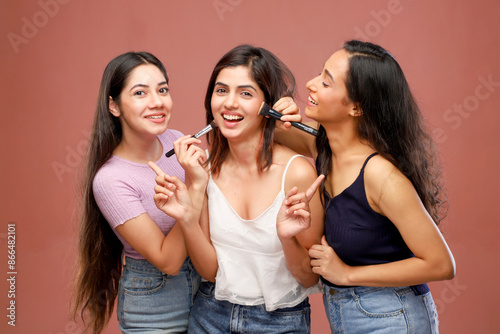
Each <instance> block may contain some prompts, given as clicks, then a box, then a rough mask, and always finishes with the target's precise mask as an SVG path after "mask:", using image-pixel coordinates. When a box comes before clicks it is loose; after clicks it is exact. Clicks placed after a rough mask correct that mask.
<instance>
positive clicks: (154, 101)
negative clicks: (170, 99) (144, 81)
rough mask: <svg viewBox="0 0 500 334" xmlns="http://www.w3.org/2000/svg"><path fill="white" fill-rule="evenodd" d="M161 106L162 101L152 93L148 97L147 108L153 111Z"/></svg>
mask: <svg viewBox="0 0 500 334" xmlns="http://www.w3.org/2000/svg"><path fill="white" fill-rule="evenodd" d="M161 106H163V100H162V99H161V97H160V95H159V94H158V93H156V92H152V93H151V95H150V100H149V107H150V108H152V109H154V108H159V107H161Z"/></svg>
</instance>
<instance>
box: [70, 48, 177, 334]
mask: <svg viewBox="0 0 500 334" xmlns="http://www.w3.org/2000/svg"><path fill="white" fill-rule="evenodd" d="M144 64H152V65H155V66H156V67H158V69H160V71H162V73H163V74H164V75H165V79H166V80H167V82H168V77H167V73H166V70H165V67H164V66H163V64H162V63H161V62H160V61H159V60H158V59H157V58H156V57H155V56H153V55H152V54H150V53H147V52H127V53H125V54H122V55H120V56H118V57H116V58H114V59H113V60H111V62H110V63H109V64H108V65H107V66H106V69H105V70H104V73H103V76H102V80H101V86H100V88H99V95H98V98H97V107H96V111H95V115H94V121H93V125H92V134H91V136H90V138H91V139H90V144H89V146H88V149H87V155H86V162H87V164H86V169H85V172H84V176H83V178H82V179H83V182H82V197H83V205H82V213H81V217H80V226H79V229H80V231H79V236H78V238H79V241H78V243H79V245H78V253H79V254H78V255H79V263H78V272H77V275H76V282H75V290H74V299H75V303H74V307H73V316H74V317H76V316H77V313H78V312H79V311H80V310H81V313H80V315H81V317H82V319H83V320H84V322H85V323H86V324H85V333H86V332H89V331H91V332H92V333H100V332H102V330H103V329H104V327H105V326H106V324H107V323H108V321H109V318H110V316H111V315H112V313H113V309H114V303H115V299H116V296H117V293H118V282H119V279H120V277H121V272H122V250H123V245H122V243H121V242H120V240H119V239H118V237H117V236H116V235H115V234H114V232H113V230H112V228H111V227H110V225H109V224H108V222H107V221H106V219H105V218H104V216H103V214H102V212H101V210H99V207H98V206H97V203H96V201H95V198H94V192H93V186H92V182H93V180H94V177H95V175H96V173H97V171H98V170H99V169H100V168H101V167H102V166H103V165H104V163H105V162H106V161H107V160H108V159H109V158H110V157H111V155H112V154H113V150H114V149H115V148H116V147H117V146H118V144H119V143H120V140H121V138H122V128H121V125H120V121H119V119H118V118H117V117H115V116H113V115H112V114H111V113H110V111H109V99H110V97H111V98H112V99H113V100H114V101H115V102H116V103H117V104H118V105H119V104H120V94H121V92H122V90H123V88H124V86H125V85H126V82H127V79H128V77H129V75H130V73H131V72H132V70H134V69H135V68H136V67H137V66H139V65H144Z"/></svg>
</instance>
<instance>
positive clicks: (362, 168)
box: [361, 152, 378, 171]
mask: <svg viewBox="0 0 500 334" xmlns="http://www.w3.org/2000/svg"><path fill="white" fill-rule="evenodd" d="M377 154H378V152H375V153H372V154H370V155H369V156H368V158H366V160H365V163H364V164H363V167H361V171H363V170H364V169H365V166H366V164H367V163H368V161H369V160H370V159H371V158H373V157H374V156H376V155H377Z"/></svg>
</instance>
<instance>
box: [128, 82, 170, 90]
mask: <svg viewBox="0 0 500 334" xmlns="http://www.w3.org/2000/svg"><path fill="white" fill-rule="evenodd" d="M166 84H167V81H162V82H159V83H158V86H163V85H166ZM137 87H144V88H148V87H149V85H146V84H136V85H133V86H132V88H130V90H132V89H134V88H137Z"/></svg>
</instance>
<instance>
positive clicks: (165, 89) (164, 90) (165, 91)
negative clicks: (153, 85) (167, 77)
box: [159, 87, 170, 94]
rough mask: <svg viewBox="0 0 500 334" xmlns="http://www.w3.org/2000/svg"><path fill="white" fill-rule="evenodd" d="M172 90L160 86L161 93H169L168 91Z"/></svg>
mask: <svg viewBox="0 0 500 334" xmlns="http://www.w3.org/2000/svg"><path fill="white" fill-rule="evenodd" d="M169 91H170V89H169V88H168V87H163V88H160V90H159V92H160V93H161V94H168V92H169Z"/></svg>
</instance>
